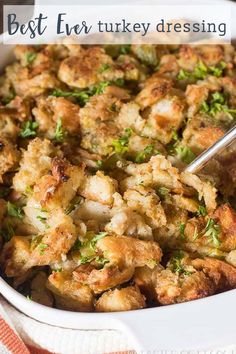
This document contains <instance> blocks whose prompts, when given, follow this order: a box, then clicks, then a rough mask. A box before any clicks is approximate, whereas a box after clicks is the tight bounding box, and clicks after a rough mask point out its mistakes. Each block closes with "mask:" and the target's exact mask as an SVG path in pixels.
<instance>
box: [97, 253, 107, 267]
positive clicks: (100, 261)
mask: <svg viewBox="0 0 236 354" xmlns="http://www.w3.org/2000/svg"><path fill="white" fill-rule="evenodd" d="M94 260H95V262H96V263H98V264H99V265H100V266H102V267H103V266H104V265H105V264H107V263H109V260H108V259H106V258H104V257H100V256H97V257H95V259H94Z"/></svg>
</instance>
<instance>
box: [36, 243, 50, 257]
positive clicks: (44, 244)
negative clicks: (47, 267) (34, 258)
mask: <svg viewBox="0 0 236 354" xmlns="http://www.w3.org/2000/svg"><path fill="white" fill-rule="evenodd" d="M38 248H39V253H40V254H41V255H43V254H44V252H45V250H46V249H47V248H48V245H47V244H46V243H40V244H39V245H38Z"/></svg>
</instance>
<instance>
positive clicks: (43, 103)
mask: <svg viewBox="0 0 236 354" xmlns="http://www.w3.org/2000/svg"><path fill="white" fill-rule="evenodd" d="M32 113H33V115H34V117H35V120H36V122H37V123H38V124H39V128H38V129H39V131H40V132H42V133H44V134H45V136H46V137H47V138H49V139H53V138H54V137H55V133H56V128H57V125H58V124H59V123H58V122H60V123H61V129H62V130H64V131H65V132H67V133H68V134H70V135H75V136H78V135H79V133H80V118H79V106H78V105H76V104H74V103H72V102H70V101H69V100H68V99H65V98H64V97H53V96H49V97H48V98H47V99H46V100H45V98H43V97H40V98H39V99H38V100H37V107H35V108H34V109H33V110H32Z"/></svg>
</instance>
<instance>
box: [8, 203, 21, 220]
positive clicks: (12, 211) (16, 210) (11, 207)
mask: <svg viewBox="0 0 236 354" xmlns="http://www.w3.org/2000/svg"><path fill="white" fill-rule="evenodd" d="M7 213H8V215H10V216H13V217H15V218H17V219H23V217H24V212H23V209H22V208H21V207H18V206H17V205H15V204H13V203H11V202H7Z"/></svg>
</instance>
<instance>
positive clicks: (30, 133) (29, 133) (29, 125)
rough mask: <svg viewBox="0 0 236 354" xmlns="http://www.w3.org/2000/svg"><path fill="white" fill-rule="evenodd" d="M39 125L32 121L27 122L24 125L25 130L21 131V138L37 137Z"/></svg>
mask: <svg viewBox="0 0 236 354" xmlns="http://www.w3.org/2000/svg"><path fill="white" fill-rule="evenodd" d="M38 126H39V125H38V123H37V122H33V121H32V120H28V121H27V122H25V123H24V125H23V128H22V129H21V131H20V134H19V135H20V137H21V138H30V137H35V136H36V134H37V132H36V131H37V129H38Z"/></svg>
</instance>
